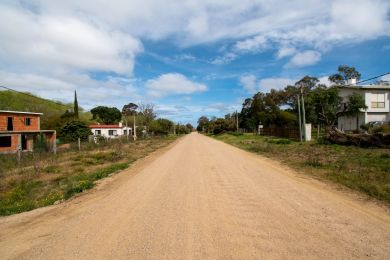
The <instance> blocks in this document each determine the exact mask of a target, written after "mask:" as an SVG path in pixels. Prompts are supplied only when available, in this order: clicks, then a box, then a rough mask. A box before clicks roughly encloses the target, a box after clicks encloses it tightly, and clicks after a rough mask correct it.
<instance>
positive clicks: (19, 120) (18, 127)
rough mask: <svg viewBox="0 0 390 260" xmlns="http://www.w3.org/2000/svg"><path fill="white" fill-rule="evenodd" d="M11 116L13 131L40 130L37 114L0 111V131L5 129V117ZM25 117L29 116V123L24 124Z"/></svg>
mask: <svg viewBox="0 0 390 260" xmlns="http://www.w3.org/2000/svg"><path fill="white" fill-rule="evenodd" d="M8 117H12V118H13V124H14V131H37V130H40V126H39V115H27V114H16V113H15V114H14V113H1V112H0V131H7V120H8V119H7V118H8ZM25 118H31V125H29V126H26V125H25V123H24V122H25V121H24V120H25Z"/></svg>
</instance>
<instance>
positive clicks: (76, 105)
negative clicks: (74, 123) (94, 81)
mask: <svg viewBox="0 0 390 260" xmlns="http://www.w3.org/2000/svg"><path fill="white" fill-rule="evenodd" d="M73 113H74V116H75V118H79V103H78V102H77V93H76V90H75V91H74V102H73Z"/></svg>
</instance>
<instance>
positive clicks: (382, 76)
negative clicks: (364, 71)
mask: <svg viewBox="0 0 390 260" xmlns="http://www.w3.org/2000/svg"><path fill="white" fill-rule="evenodd" d="M389 74H390V72H387V73H384V74H382V75H379V76H375V77H372V78H369V79H365V80H361V81H359V82H356V83H355V84H348V85H345V86H346V87H350V86H356V85H357V84H360V83H363V82H367V81H370V80H373V79H377V78H380V77H383V76H386V75H389Z"/></svg>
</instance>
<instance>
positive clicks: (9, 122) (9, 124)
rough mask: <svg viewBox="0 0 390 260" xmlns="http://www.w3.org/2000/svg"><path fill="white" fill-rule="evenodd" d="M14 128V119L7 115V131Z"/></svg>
mask: <svg viewBox="0 0 390 260" xmlns="http://www.w3.org/2000/svg"><path fill="white" fill-rule="evenodd" d="M13 130H14V120H13V118H12V117H7V131H13Z"/></svg>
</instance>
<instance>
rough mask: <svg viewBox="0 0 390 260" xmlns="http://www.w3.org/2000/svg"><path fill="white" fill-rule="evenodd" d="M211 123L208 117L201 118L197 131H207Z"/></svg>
mask: <svg viewBox="0 0 390 260" xmlns="http://www.w3.org/2000/svg"><path fill="white" fill-rule="evenodd" d="M209 123H210V120H209V119H208V118H207V116H201V117H199V119H198V126H197V127H196V130H198V131H199V132H202V131H205V130H206V129H207V128H208V125H209Z"/></svg>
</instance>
